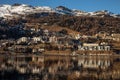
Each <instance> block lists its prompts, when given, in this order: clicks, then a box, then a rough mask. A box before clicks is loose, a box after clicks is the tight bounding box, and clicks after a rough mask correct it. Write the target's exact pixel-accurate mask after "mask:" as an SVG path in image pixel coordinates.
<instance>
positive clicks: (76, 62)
mask: <svg viewBox="0 0 120 80" xmlns="http://www.w3.org/2000/svg"><path fill="white" fill-rule="evenodd" d="M96 79H97V80H116V79H117V80H120V58H111V57H103V56H101V57H97V56H87V57H85V56H82V57H69V56H67V57H63V56H32V57H23V56H21V57H20V56H19V57H0V80H96Z"/></svg>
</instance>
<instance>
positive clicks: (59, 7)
mask: <svg viewBox="0 0 120 80" xmlns="http://www.w3.org/2000/svg"><path fill="white" fill-rule="evenodd" d="M56 9H57V10H65V11H69V12H71V11H72V10H71V9H69V8H67V7H65V6H58V7H56Z"/></svg>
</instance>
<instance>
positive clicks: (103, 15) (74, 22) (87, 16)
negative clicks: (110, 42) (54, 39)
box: [0, 4, 120, 38]
mask: <svg viewBox="0 0 120 80" xmlns="http://www.w3.org/2000/svg"><path fill="white" fill-rule="evenodd" d="M26 24H28V25H31V24H32V26H34V27H35V26H36V25H37V24H39V25H38V26H39V27H44V26H54V25H55V26H56V27H57V26H61V27H66V28H69V29H71V30H74V31H77V32H80V33H81V34H86V35H95V34H97V33H99V32H101V31H102V32H107V33H120V15H117V14H114V13H111V12H109V11H107V10H101V11H96V12H85V11H80V10H75V9H68V8H66V7H64V6H58V7H56V8H50V7H47V6H43V7H40V6H37V7H33V6H30V5H25V4H14V5H1V6H0V38H3V37H4V36H5V37H6V36H7V37H12V38H14V37H15V38H18V37H21V36H28V33H29V30H25V27H27V26H26Z"/></svg>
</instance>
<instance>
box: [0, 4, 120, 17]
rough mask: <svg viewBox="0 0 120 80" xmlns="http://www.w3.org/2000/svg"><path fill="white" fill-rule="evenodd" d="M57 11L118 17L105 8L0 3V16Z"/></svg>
mask: <svg viewBox="0 0 120 80" xmlns="http://www.w3.org/2000/svg"><path fill="white" fill-rule="evenodd" d="M43 12H46V13H57V14H61V15H65V14H67V15H73V16H100V17H104V16H111V17H120V16H118V15H117V14H113V13H111V12H109V11H107V10H101V11H96V12H84V11H80V10H75V9H68V8H66V7H64V6H58V7H56V8H50V7H47V6H43V7H41V6H37V7H33V6H30V5H26V4H14V5H0V17H3V18H8V17H20V16H21V15H29V14H34V13H43Z"/></svg>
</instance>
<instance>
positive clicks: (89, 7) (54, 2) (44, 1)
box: [0, 0, 120, 14]
mask: <svg viewBox="0 0 120 80" xmlns="http://www.w3.org/2000/svg"><path fill="white" fill-rule="evenodd" d="M14 3H23V4H29V5H32V6H50V7H52V8H55V7H57V6H59V5H62V6H66V7H68V8H70V9H79V10H83V11H88V12H90V11H97V10H109V11H111V12H113V13H117V14H118V13H119V14H120V0H0V4H14Z"/></svg>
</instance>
